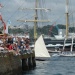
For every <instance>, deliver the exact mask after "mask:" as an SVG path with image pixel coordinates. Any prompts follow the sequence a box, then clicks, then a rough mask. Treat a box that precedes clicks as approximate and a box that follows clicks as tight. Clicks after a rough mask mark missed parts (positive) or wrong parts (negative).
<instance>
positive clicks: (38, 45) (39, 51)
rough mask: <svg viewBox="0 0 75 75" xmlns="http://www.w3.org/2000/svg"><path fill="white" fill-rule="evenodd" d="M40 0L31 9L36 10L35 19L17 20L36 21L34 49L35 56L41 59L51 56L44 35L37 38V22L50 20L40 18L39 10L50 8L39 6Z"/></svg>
mask: <svg viewBox="0 0 75 75" xmlns="http://www.w3.org/2000/svg"><path fill="white" fill-rule="evenodd" d="M39 1H40V0H39ZM39 1H38V0H35V8H31V10H35V15H34V20H17V21H21V22H34V43H35V44H34V50H35V57H36V58H39V57H40V58H41V60H43V59H42V58H48V57H50V55H49V53H48V50H47V49H46V46H45V44H44V40H43V36H42V35H41V36H40V37H39V38H38V39H37V24H38V22H50V20H47V19H46V20H40V19H39V18H38V10H40V11H42V10H49V9H46V8H43V7H42V8H39V7H38V3H39Z"/></svg>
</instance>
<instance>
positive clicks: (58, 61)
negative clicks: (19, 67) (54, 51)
mask: <svg viewBox="0 0 75 75" xmlns="http://www.w3.org/2000/svg"><path fill="white" fill-rule="evenodd" d="M22 75H75V57H51V58H50V60H48V61H36V68H35V69H34V70H31V71H28V72H24V73H23V74H22Z"/></svg>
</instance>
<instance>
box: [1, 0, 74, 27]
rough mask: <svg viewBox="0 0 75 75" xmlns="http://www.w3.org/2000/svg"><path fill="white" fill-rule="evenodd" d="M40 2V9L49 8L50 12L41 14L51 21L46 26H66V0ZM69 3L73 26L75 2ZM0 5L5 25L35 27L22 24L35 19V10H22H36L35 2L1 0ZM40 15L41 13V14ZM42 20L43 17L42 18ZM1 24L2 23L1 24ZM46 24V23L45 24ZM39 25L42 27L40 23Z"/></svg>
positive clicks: (71, 0)
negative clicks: (0, 5)
mask: <svg viewBox="0 0 75 75" xmlns="http://www.w3.org/2000/svg"><path fill="white" fill-rule="evenodd" d="M38 1H40V2H39V3H38V5H39V6H40V7H44V8H48V9H50V10H48V11H46V10H45V11H43V12H44V14H41V15H42V17H43V18H45V19H49V20H50V22H49V23H45V25H48V24H50V25H52V24H54V23H55V24H64V25H65V23H66V21H65V20H66V15H65V7H66V0H38ZM68 1H69V14H70V17H69V19H70V21H71V24H72V23H74V18H75V14H74V13H75V8H74V4H75V0H68ZM0 4H2V6H3V7H2V8H0V13H1V15H2V17H3V20H4V21H5V23H7V22H8V21H10V23H11V24H10V25H14V26H16V25H17V26H20V25H26V24H27V25H29V26H33V25H34V24H33V23H30V22H29V23H28V22H20V21H17V20H19V19H21V20H28V19H29V20H31V19H34V15H35V11H33V10H26V9H25V10H22V8H35V0H0ZM39 14H40V12H39ZM40 18H41V17H40ZM0 24H1V23H0ZM43 24H44V23H43ZM39 25H42V24H40V23H39Z"/></svg>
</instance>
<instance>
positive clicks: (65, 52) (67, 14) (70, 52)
mask: <svg viewBox="0 0 75 75" xmlns="http://www.w3.org/2000/svg"><path fill="white" fill-rule="evenodd" d="M68 3H69V1H68V0H66V37H65V39H64V45H63V50H62V52H61V53H60V54H59V55H60V56H63V57H74V56H75V53H74V52H73V48H74V47H73V46H74V38H75V34H74V33H73V34H72V35H71V36H69V34H68V32H69V31H68V25H69V22H68V20H69V13H68ZM68 39H71V45H70V48H69V50H70V51H69V52H67V51H65V50H66V48H65V44H66V40H68Z"/></svg>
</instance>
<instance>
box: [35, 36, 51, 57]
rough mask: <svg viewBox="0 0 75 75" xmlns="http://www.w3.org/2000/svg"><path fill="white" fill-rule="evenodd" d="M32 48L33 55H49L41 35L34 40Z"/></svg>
mask: <svg viewBox="0 0 75 75" xmlns="http://www.w3.org/2000/svg"><path fill="white" fill-rule="evenodd" d="M34 50H35V57H50V55H49V53H48V50H47V49H46V46H45V43H44V40H43V36H42V35H41V36H40V37H39V38H38V39H37V40H36V42H35V47H34Z"/></svg>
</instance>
